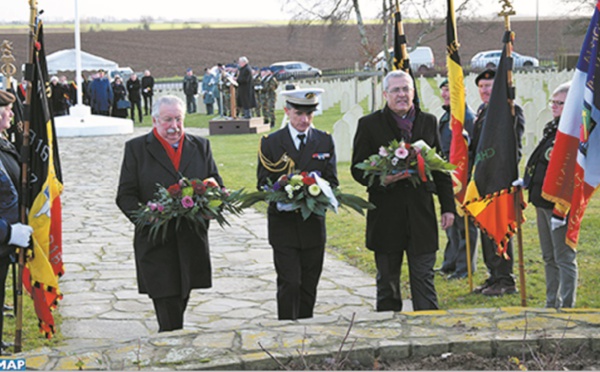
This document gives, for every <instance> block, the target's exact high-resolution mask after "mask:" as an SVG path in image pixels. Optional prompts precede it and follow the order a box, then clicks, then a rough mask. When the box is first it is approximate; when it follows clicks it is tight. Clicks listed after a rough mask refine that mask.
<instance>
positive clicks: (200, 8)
mask: <svg viewBox="0 0 600 372" xmlns="http://www.w3.org/2000/svg"><path fill="white" fill-rule="evenodd" d="M537 1H539V15H540V17H547V16H554V17H557V16H564V15H566V13H567V10H566V9H565V6H563V5H561V1H560V0H513V1H512V3H513V6H514V8H515V11H516V12H517V16H524V17H534V16H535V14H536V3H537ZM2 2H3V3H5V2H6V3H10V5H9V4H3V5H4V6H3V7H2V10H1V11H0V22H12V21H20V22H27V20H28V19H29V2H28V0H3V1H2ZM459 2H460V0H455V4H458V3H459ZM481 2H482V3H487V4H489V5H487V6H483V7H481V13H482V15H484V16H490V15H492V14H495V13H497V12H498V11H499V10H500V5H499V2H498V0H482V1H481ZM282 3H284V1H283V0H222V1H212V0H167V1H148V0H79V14H80V18H81V19H84V18H88V17H101V18H108V17H112V18H115V19H132V20H139V19H140V17H142V16H151V17H152V18H154V19H159V18H162V19H165V20H172V19H178V20H185V19H195V20H212V21H222V22H235V21H240V20H245V21H249V20H289V19H290V16H291V15H290V14H289V13H286V12H285V10H284V9H282ZM74 4H75V0H38V6H39V9H44V17H43V18H44V20H45V21H46V22H49V21H60V20H72V19H73V18H74V14H75V11H74ZM360 4H361V7H362V11H363V13H364V17H365V18H374V17H375V16H376V15H377V13H378V11H379V10H380V7H381V0H361V2H360ZM444 4H445V1H444V0H440V7H439V9H440V14H439V17H445V15H446V7H445V5H444ZM590 16H591V13H590Z"/></svg>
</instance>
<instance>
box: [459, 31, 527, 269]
mask: <svg viewBox="0 0 600 372" xmlns="http://www.w3.org/2000/svg"><path fill="white" fill-rule="evenodd" d="M511 39H512V32H511V31H506V33H505V35H504V48H503V50H502V56H501V57H500V63H499V64H498V70H497V71H496V77H495V79H494V86H493V88H492V95H491V97H490V101H489V104H488V109H487V113H486V116H485V122H484V124H483V128H482V132H481V136H480V139H479V143H478V144H477V150H476V154H475V159H474V167H473V173H472V175H471V181H470V182H469V184H468V186H467V192H466V196H465V203H464V205H463V209H464V210H465V212H466V213H468V214H469V216H471V217H472V218H473V219H474V221H475V224H476V225H477V226H478V227H479V228H480V229H481V231H483V232H484V233H485V234H486V235H487V236H488V237H489V238H490V239H492V240H493V241H494V242H495V243H496V245H497V246H498V253H499V254H502V255H504V256H505V258H506V249H507V246H506V244H507V243H508V241H509V239H510V238H511V237H512V236H513V235H514V233H515V232H516V227H517V215H516V208H515V197H516V192H517V188H515V187H513V186H512V182H513V181H514V180H516V179H517V178H518V168H517V149H518V146H517V134H516V130H515V127H516V126H515V121H516V120H517V118H516V115H514V113H513V112H514V111H513V110H514V107H513V106H512V104H511V102H512V99H513V98H514V91H512V88H511V87H509V84H508V71H509V70H510V69H512V58H508V57H507V54H508V50H509V48H510V46H511V42H510V41H511ZM519 211H520V212H519V213H522V211H521V209H520V208H519Z"/></svg>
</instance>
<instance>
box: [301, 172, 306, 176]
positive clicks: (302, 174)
mask: <svg viewBox="0 0 600 372" xmlns="http://www.w3.org/2000/svg"><path fill="white" fill-rule="evenodd" d="M300 175H301V176H302V177H308V173H307V172H302V173H300Z"/></svg>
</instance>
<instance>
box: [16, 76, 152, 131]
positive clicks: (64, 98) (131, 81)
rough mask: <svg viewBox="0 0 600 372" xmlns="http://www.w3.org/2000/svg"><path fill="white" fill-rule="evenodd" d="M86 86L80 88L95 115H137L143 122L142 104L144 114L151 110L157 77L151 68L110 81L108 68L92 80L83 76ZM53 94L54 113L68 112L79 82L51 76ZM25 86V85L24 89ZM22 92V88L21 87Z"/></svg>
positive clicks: (75, 95) (132, 116) (63, 113)
mask: <svg viewBox="0 0 600 372" xmlns="http://www.w3.org/2000/svg"><path fill="white" fill-rule="evenodd" d="M82 85H83V89H82V91H81V94H82V101H83V104H84V105H89V106H90V107H91V110H92V114H94V115H104V116H113V117H119V118H127V117H130V118H131V119H132V120H134V121H135V114H136V111H137V117H138V120H139V122H140V123H141V122H142V120H143V116H142V103H143V107H144V110H143V111H144V114H143V115H144V116H147V115H149V114H150V111H151V110H152V97H153V95H154V77H153V76H152V75H151V74H150V71H149V70H146V71H144V76H143V77H142V78H141V79H139V78H138V75H137V74H136V73H132V74H131V75H130V76H129V77H128V79H127V81H126V82H123V78H122V77H121V76H119V75H116V76H115V77H114V79H113V81H112V82H111V81H110V80H109V78H108V76H106V71H104V70H99V71H98V72H97V73H95V74H92V75H90V78H89V80H88V79H86V78H85V76H82ZM50 88H51V92H52V94H51V97H50V104H51V108H52V113H53V115H54V116H63V115H68V114H69V109H70V107H71V106H73V105H75V104H77V84H76V83H75V82H74V81H71V82H69V81H68V80H67V77H66V76H64V75H63V76H61V77H60V78H59V77H57V76H52V77H51V78H50ZM25 89H26V86H25V87H24V88H23V90H25ZM19 91H20V90H19Z"/></svg>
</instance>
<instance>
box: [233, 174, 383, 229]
mask: <svg viewBox="0 0 600 372" xmlns="http://www.w3.org/2000/svg"><path fill="white" fill-rule="evenodd" d="M243 198H244V201H243V203H242V208H247V207H249V206H251V205H253V204H255V203H257V202H259V201H265V202H268V203H277V207H278V209H279V210H281V211H294V210H297V209H299V210H300V213H301V214H302V218H303V219H304V220H306V219H308V218H309V217H310V215H311V214H313V213H314V214H316V215H318V216H324V215H325V212H327V210H328V209H331V210H333V211H334V212H337V207H338V205H341V206H342V207H348V208H351V209H354V210H355V211H357V212H358V213H360V214H361V215H364V212H363V209H373V208H375V206H374V205H373V204H371V203H369V202H368V201H366V200H364V199H362V198H361V197H358V196H355V195H352V194H344V193H342V192H341V191H340V190H339V188H337V187H336V188H331V186H330V185H329V182H327V181H326V180H325V179H323V178H321V177H320V175H319V174H318V173H317V172H310V173H307V172H297V171H296V172H293V173H290V174H287V175H283V176H281V177H279V179H278V180H277V181H276V182H275V183H272V182H271V181H270V180H267V185H265V186H264V189H263V191H257V192H254V193H250V194H247V195H244V197H243Z"/></svg>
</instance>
